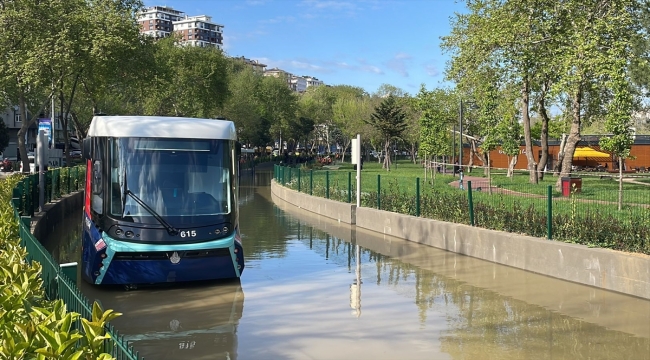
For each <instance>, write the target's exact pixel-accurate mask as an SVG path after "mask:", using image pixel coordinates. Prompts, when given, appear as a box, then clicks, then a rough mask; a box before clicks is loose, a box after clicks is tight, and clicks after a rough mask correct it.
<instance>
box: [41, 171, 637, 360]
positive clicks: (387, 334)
mask: <svg viewBox="0 0 650 360" xmlns="http://www.w3.org/2000/svg"><path fill="white" fill-rule="evenodd" d="M271 176H272V174H271V173H268V172H267V173H262V172H258V173H257V174H256V176H255V177H254V178H248V180H247V179H246V178H244V177H242V187H241V191H240V204H241V219H240V221H241V228H242V234H243V235H244V236H243V237H244V249H245V253H246V267H247V268H246V272H245V273H244V276H243V277H242V279H241V285H239V284H236V283H235V284H232V283H208V284H199V285H193V286H182V287H177V286H174V287H169V288H150V289H140V290H137V291H133V292H124V291H123V290H122V289H119V288H118V289H110V288H97V287H94V286H89V285H86V284H82V285H83V288H82V290H83V291H84V292H85V293H87V294H89V297H91V299H95V298H96V299H99V300H100V301H101V302H102V304H103V305H104V306H105V307H111V308H114V309H116V310H117V311H120V312H123V313H124V315H123V316H122V317H121V318H118V319H117V320H115V321H114V323H115V325H116V327H117V328H118V329H119V330H120V331H121V332H123V333H124V334H126V335H127V336H128V337H129V339H131V340H132V341H134V342H135V343H134V346H135V348H136V349H138V350H140V353H141V354H143V353H144V355H145V357H146V358H147V359H172V358H173V359H208V358H209V359H213V358H230V359H234V358H237V359H239V360H242V359H323V360H329V359H379V360H383V359H402V358H404V359H432V358H435V359H647V360H650V302H649V301H643V300H641V299H637V298H632V297H629V296H624V295H620V294H616V293H612V292H607V291H602V290H598V289H595V288H592V287H588V286H583V285H577V284H573V283H568V282H563V281H559V280H555V279H552V278H549V277H545V276H541V275H536V274H533V273H529V272H525V271H521V270H518V269H514V268H509V267H505V266H500V265H497V264H494V263H490V262H485V261H481V260H477V259H472V258H469V257H465V256H460V255H456V254H453V253H450V252H445V251H442V250H438V249H435V248H431V247H426V246H421V245H417V244H414V243H410V242H406V241H403V240H399V239H395V238H390V237H383V236H379V235H377V234H374V233H370V232H366V231H362V230H358V229H356V228H355V227H351V226H344V225H341V224H340V223H338V222H335V221H331V220H328V219H326V218H321V217H318V216H315V215H313V214H310V213H308V212H306V211H304V210H296V209H295V208H293V207H289V206H286V205H284V204H283V203H282V202H278V203H277V206H276V205H274V204H273V202H272V199H271V195H270V190H269V187H268V182H269V181H270V178H271ZM79 216H80V215H79ZM79 216H77V217H75V218H74V221H73V222H71V223H69V224H68V225H66V226H65V228H70V229H73V228H75V229H76V227H77V225H76V224H78V223H79V219H80V217H79ZM57 246H63V245H54V247H53V249H55V248H56V247H57ZM70 246H71V245H70ZM61 249H67V248H66V247H65V246H63V247H61ZM55 251H56V250H55ZM58 251H59V253H60V254H64V253H66V252H69V253H73V252H70V251H68V250H65V251H62V250H58ZM242 288H243V290H242ZM244 291H245V293H246V313H244V312H243V306H244V296H243V292H244Z"/></svg>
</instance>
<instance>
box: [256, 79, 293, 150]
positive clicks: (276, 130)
mask: <svg viewBox="0 0 650 360" xmlns="http://www.w3.org/2000/svg"><path fill="white" fill-rule="evenodd" d="M259 89H260V91H259V93H258V96H259V101H260V106H261V112H262V117H263V118H265V119H268V121H269V122H270V124H271V126H270V133H271V136H272V137H273V138H274V139H280V149H282V146H283V145H282V143H283V141H282V138H283V134H284V136H286V134H288V133H289V126H290V123H291V121H293V120H294V119H295V117H296V111H297V108H298V98H297V97H296V95H295V94H294V93H293V92H292V91H291V89H289V87H288V86H287V83H286V82H285V81H284V80H283V79H279V78H276V77H273V76H265V77H263V78H262V82H261V84H260V88H259Z"/></svg>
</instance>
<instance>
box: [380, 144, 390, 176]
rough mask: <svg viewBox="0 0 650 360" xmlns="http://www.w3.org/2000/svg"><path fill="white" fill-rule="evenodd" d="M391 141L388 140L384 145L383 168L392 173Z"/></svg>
mask: <svg viewBox="0 0 650 360" xmlns="http://www.w3.org/2000/svg"><path fill="white" fill-rule="evenodd" d="M389 151H390V140H389V139H386V142H385V143H384V165H383V166H382V167H383V168H384V169H386V170H388V171H390V153H389Z"/></svg>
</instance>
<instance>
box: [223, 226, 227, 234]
mask: <svg viewBox="0 0 650 360" xmlns="http://www.w3.org/2000/svg"><path fill="white" fill-rule="evenodd" d="M223 233H224V234H227V233H228V227H227V226H224V227H223Z"/></svg>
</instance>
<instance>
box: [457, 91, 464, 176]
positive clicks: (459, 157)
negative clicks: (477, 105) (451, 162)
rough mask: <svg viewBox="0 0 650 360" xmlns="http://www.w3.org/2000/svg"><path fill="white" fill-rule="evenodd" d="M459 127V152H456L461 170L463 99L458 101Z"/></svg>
mask: <svg viewBox="0 0 650 360" xmlns="http://www.w3.org/2000/svg"><path fill="white" fill-rule="evenodd" d="M458 123H459V127H460V151H459V152H458V164H459V165H460V168H461V170H462V169H463V99H460V115H459V117H458Z"/></svg>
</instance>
